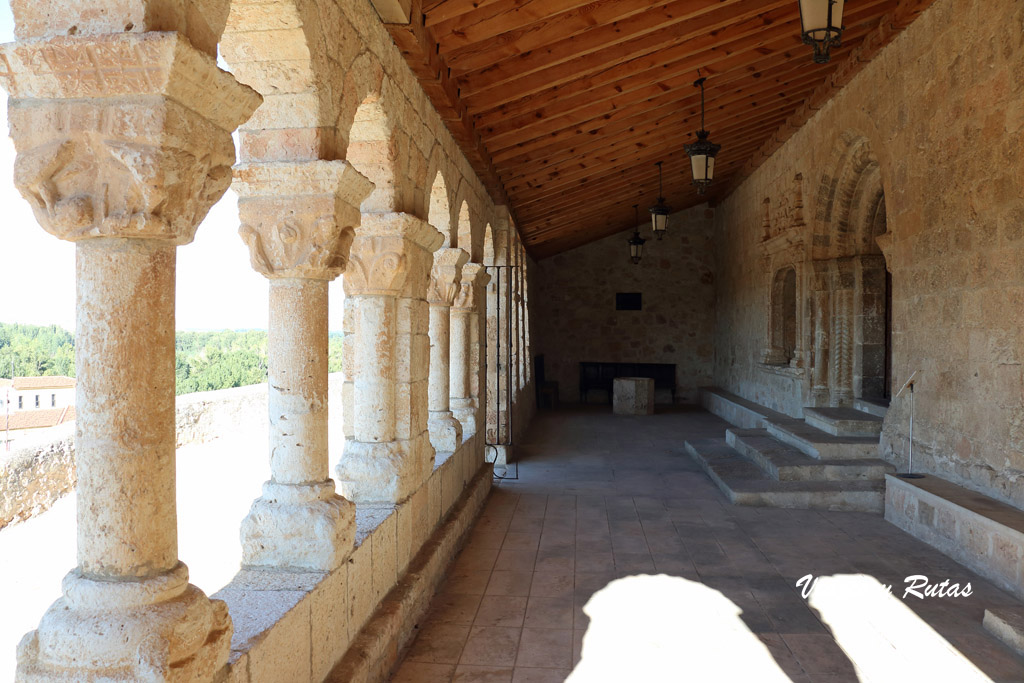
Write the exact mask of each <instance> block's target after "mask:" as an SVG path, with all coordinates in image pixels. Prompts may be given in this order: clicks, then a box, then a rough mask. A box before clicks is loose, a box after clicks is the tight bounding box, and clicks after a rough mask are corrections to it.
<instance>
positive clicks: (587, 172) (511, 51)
mask: <svg viewBox="0 0 1024 683" xmlns="http://www.w3.org/2000/svg"><path fill="white" fill-rule="evenodd" d="M374 1H375V2H377V1H378V0H374ZM379 1H380V2H401V1H402V0H379ZM931 1H932V0H858V2H857V3H847V5H846V12H845V16H844V23H845V25H846V30H845V32H844V35H843V45H842V46H841V47H840V48H838V49H836V50H834V51H833V60H832V62H831V63H829V64H825V65H816V64H814V63H812V61H811V58H810V48H808V47H807V46H804V45H802V44H801V41H800V37H799V13H798V9H797V3H796V2H795V0H412V7H411V10H410V12H409V20H408V21H407V22H404V23H392V24H388V29H389V31H390V32H391V35H392V36H393V37H394V39H395V42H396V44H397V45H398V46H399V48H400V49H401V51H402V53H403V55H404V56H405V58H406V60H407V61H408V62H409V64H410V66H411V68H412V69H413V72H414V73H415V74H416V75H417V77H418V78H419V79H420V82H421V83H422V84H423V88H424V90H425V91H426V93H427V95H428V96H429V97H430V99H431V101H432V102H433V104H434V106H435V107H436V108H437V110H438V112H440V114H441V116H442V118H443V119H444V120H445V122H446V124H447V125H448V127H449V129H450V130H451V131H452V135H453V137H454V138H455V139H456V141H457V142H458V143H459V145H460V146H461V147H462V149H463V151H464V152H465V154H466V156H467V158H468V159H469V161H470V163H471V164H472V166H473V168H474V170H475V171H476V172H477V174H478V175H479V176H480V177H481V179H483V181H484V182H485V184H486V185H487V187H488V190H489V191H490V193H491V195H492V197H493V198H494V199H495V201H497V202H501V203H505V204H507V205H508V206H509V208H510V209H511V210H512V211H513V215H514V217H515V220H516V225H517V228H518V229H519V231H520V234H521V236H522V237H523V240H524V243H525V244H526V245H527V248H528V249H529V250H530V252H531V253H532V254H533V255H534V256H536V257H544V256H549V255H551V254H555V253H558V252H560V251H563V250H565V249H569V248H573V247H575V246H578V245H580V244H584V243H586V242H588V241H591V240H594V239H600V238H601V237H604V236H606V235H609V234H614V233H615V232H618V231H620V230H624V229H626V228H627V227H630V226H631V225H632V222H633V215H632V209H631V208H630V207H631V205H632V204H633V203H634V202H639V203H640V204H641V206H645V207H646V206H647V205H649V203H650V202H653V200H654V198H655V197H654V195H655V194H656V191H657V190H656V188H657V170H656V168H655V166H654V162H655V161H664V170H665V181H666V182H665V186H666V188H665V192H666V197H667V198H668V200H669V203H670V204H672V205H673V206H675V207H676V208H686V207H688V206H694V205H697V204H700V203H702V202H704V201H706V200H709V199H710V200H711V201H712V202H714V201H717V200H719V199H721V198H722V197H724V196H726V194H727V193H728V192H729V191H731V189H732V188H734V187H735V186H736V185H737V184H738V183H739V182H741V181H742V179H743V178H745V177H746V176H748V175H749V174H750V173H751V172H752V171H753V170H754V169H755V168H756V167H757V166H758V165H759V164H760V163H761V162H762V161H763V160H764V159H765V158H767V156H769V155H770V154H771V153H772V152H774V151H775V150H776V149H777V148H778V147H779V146H780V145H781V144H782V143H783V142H784V141H785V140H786V139H788V137H789V136H790V135H791V134H792V132H793V131H795V130H796V129H797V128H799V127H800V126H801V125H803V124H804V123H805V122H806V121H807V119H808V118H809V117H810V116H811V115H813V113H814V112H815V111H816V110H817V109H818V108H820V107H821V106H822V105H823V104H824V102H826V101H827V100H828V99H829V98H830V97H831V96H832V95H833V94H834V93H835V92H836V90H837V89H838V88H841V87H842V86H843V85H844V84H845V83H847V82H848V81H849V79H850V78H852V77H853V75H854V74H856V73H857V71H858V70H859V69H860V68H861V67H862V66H863V64H864V63H865V62H866V61H868V60H869V59H871V58H872V57H873V56H874V55H875V54H877V52H878V51H879V50H881V48H882V47H884V46H885V45H886V44H887V43H888V42H889V41H890V40H891V39H892V38H893V37H894V36H895V35H896V34H897V33H898V32H899V31H900V30H902V29H903V28H905V27H906V26H907V25H908V24H909V23H910V22H911V21H912V20H913V19H914V18H915V17H916V16H918V15H919V14H920V13H921V11H923V10H924V9H926V8H927V7H928V5H930V4H931ZM698 69H700V70H701V73H702V74H703V75H705V76H707V77H708V81H707V98H706V99H707V120H708V128H709V130H710V131H711V133H712V139H713V140H714V141H715V142H718V143H720V144H722V146H723V150H722V152H721V154H720V156H719V159H718V163H717V165H716V182H715V184H714V185H713V186H712V190H711V192H710V194H709V195H708V196H707V197H701V196H698V195H697V194H696V192H695V190H694V188H693V187H692V186H691V184H690V179H689V170H688V169H689V164H688V159H687V158H686V156H685V154H684V153H683V150H682V146H683V143H685V142H689V141H691V140H692V139H693V134H694V131H695V130H696V128H697V127H698V126H699V121H700V97H699V94H698V93H697V92H695V91H694V89H693V86H692V84H693V80H694V79H695V78H696V74H697V70H698Z"/></svg>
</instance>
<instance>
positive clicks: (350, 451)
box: [335, 432, 434, 504]
mask: <svg viewBox="0 0 1024 683" xmlns="http://www.w3.org/2000/svg"><path fill="white" fill-rule="evenodd" d="M426 436H427V434H426V432H424V433H423V434H422V436H421V437H420V438H417V439H413V440H410V441H383V442H365V441H355V440H351V439H350V440H348V441H346V442H345V450H344V452H343V453H342V455H341V460H340V461H339V462H338V465H337V467H336V468H335V474H336V475H337V481H338V490H339V492H340V493H341V495H343V496H345V498H347V499H349V500H351V501H353V502H355V503H387V504H397V503H402V502H404V501H405V500H407V499H408V498H409V496H411V495H412V494H413V493H415V492H416V490H417V489H419V487H420V486H421V485H422V484H423V482H425V481H426V480H427V477H429V476H430V473H431V472H432V471H433V466H434V457H433V455H434V454H433V449H432V448H431V447H430V442H429V441H428V440H427V438H426Z"/></svg>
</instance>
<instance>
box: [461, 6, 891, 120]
mask: <svg viewBox="0 0 1024 683" xmlns="http://www.w3.org/2000/svg"><path fill="white" fill-rule="evenodd" d="M887 1H891V0H864V2H865V4H864V5H863V7H864V10H863V11H862V12H852V13H850V17H851V21H850V22H849V24H848V30H851V29H852V30H856V20H857V16H855V15H860V16H870V15H871V11H872V8H873V7H874V6H875V5H877V4H880V3H883V2H887ZM848 11H849V10H848ZM747 28H748V30H745V31H737V30H736V29H735V28H734V29H733V30H732V32H731V33H730V34H729V35H726V36H724V37H723V36H719V37H720V38H721V40H720V41H719V43H720V44H718V45H716V46H715V47H714V49H713V50H712V51H711V52H709V53H700V52H698V53H696V54H695V53H694V51H693V50H692V49H691V47H690V46H689V45H687V44H686V43H684V44H681V45H675V46H673V47H669V48H667V49H664V50H661V51H659V52H655V53H652V54H645V55H643V56H640V57H635V58H632V59H626V60H623V59H622V58H618V59H616V58H615V55H614V54H612V55H608V59H609V61H608V62H607V63H606V64H605V65H604V68H601V69H600V70H599V71H597V72H595V73H591V74H583V73H579V74H575V75H574V77H573V79H572V80H570V81H568V82H564V83H558V84H553V83H552V84H547V85H546V86H545V87H544V88H541V89H536V88H534V89H532V90H531V89H530V88H525V89H524V88H517V87H516V85H515V84H514V83H510V84H507V85H506V87H504V88H502V89H501V90H500V91H498V92H495V93H483V94H480V95H473V94H470V93H468V91H466V90H463V92H462V99H463V101H464V102H465V103H466V106H467V107H468V108H469V110H470V111H471V112H473V114H474V115H478V116H488V115H490V114H491V113H492V112H493V113H495V114H497V113H498V112H500V114H501V115H509V114H522V113H526V112H530V111H536V110H537V109H538V108H540V107H542V106H544V105H545V104H551V103H553V102H556V101H559V100H562V99H565V98H568V97H570V96H572V95H576V94H579V93H582V92H587V91H591V90H594V89H595V88H599V87H605V88H611V89H613V90H614V89H615V88H616V87H617V86H618V84H619V83H620V82H622V81H624V80H625V79H627V78H629V77H631V76H634V75H637V74H640V73H644V72H652V71H653V72H656V71H658V70H663V71H662V73H679V72H680V71H686V70H690V71H694V72H696V69H697V68H698V67H703V66H707V67H709V68H710V67H711V64H713V63H714V62H716V61H721V60H722V59H726V58H728V57H730V56H732V55H734V54H736V53H738V52H744V51H752V50H756V49H766V50H768V51H770V52H776V51H784V50H786V49H788V48H793V49H794V54H793V55H791V56H795V54H796V52H795V50H799V51H800V54H803V53H804V52H806V50H808V49H809V48H807V47H806V46H804V45H803V43H802V42H801V41H800V31H799V19H798V18H796V19H794V20H792V21H788V22H782V23H781V24H776V25H774V26H768V27H765V26H754V25H750V26H748V27H747ZM751 36H759V37H760V38H762V39H763V41H759V40H754V39H750V38H751ZM780 41H781V44H780ZM686 59H689V60H690V61H688V62H684V61H683V60H686ZM694 64H696V65H695V66H694ZM712 73H714V71H713V70H712ZM463 80H465V79H463ZM595 99H599V97H598V96H595Z"/></svg>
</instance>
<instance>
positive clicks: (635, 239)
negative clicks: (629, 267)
mask: <svg viewBox="0 0 1024 683" xmlns="http://www.w3.org/2000/svg"><path fill="white" fill-rule="evenodd" d="M646 241H647V240H645V239H644V238H643V237H641V236H640V231H639V230H634V231H633V236H632V237H630V238H629V259H630V260H631V261H632V262H633V263H634V264H635V263H640V259H641V258H643V255H644V242H646Z"/></svg>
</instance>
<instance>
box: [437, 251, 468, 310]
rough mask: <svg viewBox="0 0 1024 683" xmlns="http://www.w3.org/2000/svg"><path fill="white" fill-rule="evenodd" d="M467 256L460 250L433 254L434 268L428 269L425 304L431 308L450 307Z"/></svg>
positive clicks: (457, 290) (456, 292)
mask: <svg viewBox="0 0 1024 683" xmlns="http://www.w3.org/2000/svg"><path fill="white" fill-rule="evenodd" d="M468 260H469V254H467V253H466V252H464V251H463V250H462V249H456V248H448V249H440V250H438V251H435V252H434V266H433V267H432V268H431V269H430V287H429V289H427V302H428V303H430V305H432V306H451V305H452V302H453V301H455V295H456V294H458V292H459V289H460V283H461V280H462V266H463V265H464V264H465V263H466V261H468Z"/></svg>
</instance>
